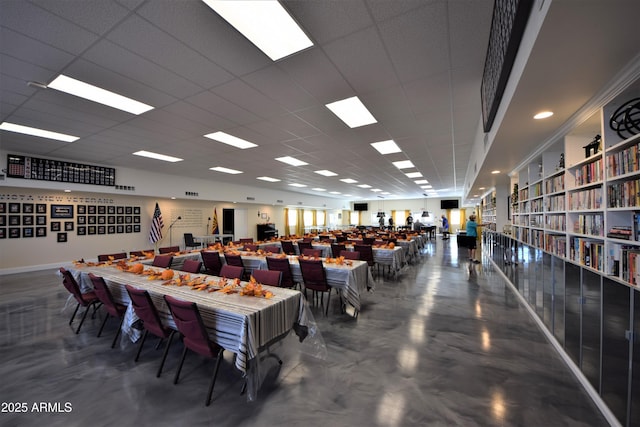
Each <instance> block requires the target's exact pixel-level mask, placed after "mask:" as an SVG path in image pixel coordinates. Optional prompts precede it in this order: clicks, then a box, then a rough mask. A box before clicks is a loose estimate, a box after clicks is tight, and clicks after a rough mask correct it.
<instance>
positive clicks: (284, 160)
mask: <svg viewBox="0 0 640 427" xmlns="http://www.w3.org/2000/svg"><path fill="white" fill-rule="evenodd" d="M276 160H277V161H279V162H282V163H286V164H288V165H291V166H304V165H308V164H309V163H307V162H303V161H302V160H298V159H296V158H294V157H291V156H285V157H276Z"/></svg>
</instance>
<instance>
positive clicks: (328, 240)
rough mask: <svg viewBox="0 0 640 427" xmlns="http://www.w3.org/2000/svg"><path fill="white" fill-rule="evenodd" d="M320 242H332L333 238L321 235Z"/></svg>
mask: <svg viewBox="0 0 640 427" xmlns="http://www.w3.org/2000/svg"><path fill="white" fill-rule="evenodd" d="M318 240H320V241H321V242H330V241H331V236H329V235H327V234H321V235H319V236H318Z"/></svg>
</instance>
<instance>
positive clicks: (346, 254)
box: [340, 250, 360, 260]
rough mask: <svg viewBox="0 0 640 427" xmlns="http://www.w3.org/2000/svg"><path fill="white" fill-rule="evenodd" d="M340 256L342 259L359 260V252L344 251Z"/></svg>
mask: <svg viewBox="0 0 640 427" xmlns="http://www.w3.org/2000/svg"><path fill="white" fill-rule="evenodd" d="M340 256H342V257H344V259H353V260H359V259H360V252H358V251H347V250H344V251H342V252H340Z"/></svg>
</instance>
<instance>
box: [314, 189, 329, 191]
mask: <svg viewBox="0 0 640 427" xmlns="http://www.w3.org/2000/svg"><path fill="white" fill-rule="evenodd" d="M312 190H313V191H327V189H326V188H312Z"/></svg>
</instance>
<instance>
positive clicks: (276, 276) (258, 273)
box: [251, 270, 282, 287]
mask: <svg viewBox="0 0 640 427" xmlns="http://www.w3.org/2000/svg"><path fill="white" fill-rule="evenodd" d="M251 275H252V276H253V278H254V279H256V281H257V282H258V283H261V284H263V285H268V286H278V287H280V282H281V281H282V272H281V271H276V270H253V273H252V274H251Z"/></svg>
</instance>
